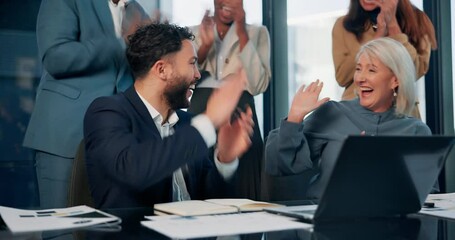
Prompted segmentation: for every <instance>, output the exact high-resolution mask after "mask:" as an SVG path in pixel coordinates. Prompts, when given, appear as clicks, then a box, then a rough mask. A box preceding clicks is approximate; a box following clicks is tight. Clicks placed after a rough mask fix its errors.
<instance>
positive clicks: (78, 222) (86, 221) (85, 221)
mask: <svg viewBox="0 0 455 240" xmlns="http://www.w3.org/2000/svg"><path fill="white" fill-rule="evenodd" d="M91 221H92V220H81V221H77V222H73V224H83V223H89V222H91Z"/></svg>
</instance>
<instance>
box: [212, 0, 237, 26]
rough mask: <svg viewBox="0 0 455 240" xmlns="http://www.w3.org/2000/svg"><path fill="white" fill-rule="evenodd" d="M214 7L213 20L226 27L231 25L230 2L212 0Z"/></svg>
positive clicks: (232, 19)
mask: <svg viewBox="0 0 455 240" xmlns="http://www.w3.org/2000/svg"><path fill="white" fill-rule="evenodd" d="M214 5H215V18H216V19H217V20H218V21H219V22H221V23H223V24H226V25H230V24H232V22H234V16H233V13H232V7H230V5H232V4H231V3H230V1H227V0H214Z"/></svg>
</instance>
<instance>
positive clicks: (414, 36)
mask: <svg viewBox="0 0 455 240" xmlns="http://www.w3.org/2000/svg"><path fill="white" fill-rule="evenodd" d="M379 37H390V38H393V39H395V40H397V41H399V42H401V43H402V44H403V46H405V47H406V49H407V50H408V52H409V54H410V55H411V58H412V60H413V62H414V65H415V67H416V74H417V78H416V80H417V79H419V78H420V77H422V76H423V75H424V74H425V73H426V72H427V71H428V67H429V61H430V54H431V50H432V49H436V47H437V42H436V36H435V32H434V27H433V24H432V23H431V20H430V19H429V18H428V16H427V15H426V14H425V13H424V12H422V11H421V10H419V9H418V8H417V7H415V6H414V5H412V3H411V2H410V0H351V3H350V5H349V10H348V13H347V15H345V16H342V17H340V18H338V19H337V21H336V22H335V24H334V26H333V30H332V54H333V62H334V65H335V73H336V80H337V82H338V84H339V85H340V86H341V87H344V88H345V91H344V93H343V96H342V100H349V99H353V98H354V97H356V96H355V90H354V88H355V84H353V76H354V72H355V55H356V54H357V52H358V50H359V48H360V46H361V45H363V44H364V43H366V42H368V41H370V40H372V39H375V38H379ZM416 103H417V102H416ZM412 115H413V116H415V117H418V118H420V114H419V109H418V107H416V108H415V109H414V112H413V114H412Z"/></svg>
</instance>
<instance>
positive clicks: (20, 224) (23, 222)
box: [0, 206, 121, 233]
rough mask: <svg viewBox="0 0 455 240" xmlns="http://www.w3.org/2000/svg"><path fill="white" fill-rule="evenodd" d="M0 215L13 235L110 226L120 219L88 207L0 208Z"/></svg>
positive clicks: (117, 222)
mask: <svg viewBox="0 0 455 240" xmlns="http://www.w3.org/2000/svg"><path fill="white" fill-rule="evenodd" d="M0 215H1V217H2V219H3V221H4V222H5V224H6V226H8V229H9V230H10V231H11V232H13V233H22V232H36V231H47V230H62V229H70V228H80V227H88V226H98V225H100V226H111V225H114V224H119V223H120V222H121V219H120V218H118V217H116V216H113V215H110V214H107V213H105V212H102V211H99V210H97V209H94V208H91V207H88V206H77V207H70V208H56V209H45V210H22V209H16V208H9V207H2V206H0Z"/></svg>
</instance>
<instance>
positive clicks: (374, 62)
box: [265, 37, 437, 201]
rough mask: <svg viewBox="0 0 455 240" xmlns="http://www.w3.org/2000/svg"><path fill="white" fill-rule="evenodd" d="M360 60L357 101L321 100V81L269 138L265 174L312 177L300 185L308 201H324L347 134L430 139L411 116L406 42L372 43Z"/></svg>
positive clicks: (299, 96) (301, 95)
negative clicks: (321, 199) (416, 136)
mask: <svg viewBox="0 0 455 240" xmlns="http://www.w3.org/2000/svg"><path fill="white" fill-rule="evenodd" d="M356 62H357V63H356V65H355V73H354V84H355V89H356V91H357V95H358V96H359V97H358V98H355V99H352V100H345V101H340V102H336V101H328V100H329V99H328V98H323V99H319V94H320V92H321V89H322V87H323V85H322V82H319V80H318V81H316V82H313V83H311V84H310V85H309V86H307V87H305V85H303V86H302V87H301V88H300V89H299V90H298V91H297V93H296V94H295V96H294V99H293V101H292V104H291V108H290V110H289V114H288V116H287V118H286V119H284V120H282V122H281V125H280V128H277V129H275V130H272V131H271V132H270V134H269V136H268V138H267V143H266V147H265V161H266V163H265V164H266V171H267V172H268V173H270V174H272V175H275V176H289V175H294V174H301V173H306V174H309V175H310V176H308V179H310V180H309V181H308V182H305V183H301V185H302V191H305V193H306V194H305V196H306V198H307V199H309V200H315V201H318V200H319V199H320V198H321V194H322V192H323V191H324V189H325V187H326V185H327V181H328V179H329V176H330V174H331V172H332V169H333V167H334V165H335V161H336V158H337V156H338V153H339V151H340V149H341V146H342V143H343V140H344V139H345V138H346V137H347V136H348V135H368V136H382V135H431V130H430V128H429V127H428V126H427V125H426V124H425V123H423V122H422V121H421V120H419V119H417V118H414V117H411V116H410V115H411V113H412V111H413V109H414V107H415V101H416V93H415V79H416V74H415V67H414V64H413V61H412V58H411V56H410V54H409V53H408V51H407V49H406V48H405V47H404V46H403V44H401V43H400V42H398V41H396V40H393V39H391V38H387V37H386V38H378V39H375V40H372V41H370V42H368V43H366V44H365V45H364V46H363V47H361V49H360V51H359V53H358V55H357V57H356ZM313 110H314V112H313ZM310 112H312V113H311V114H310ZM309 114H310V115H309ZM306 116H308V117H307V118H305V117H306ZM304 119H305V120H304ZM385 150H386V149H385ZM436 186H437V185H436Z"/></svg>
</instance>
